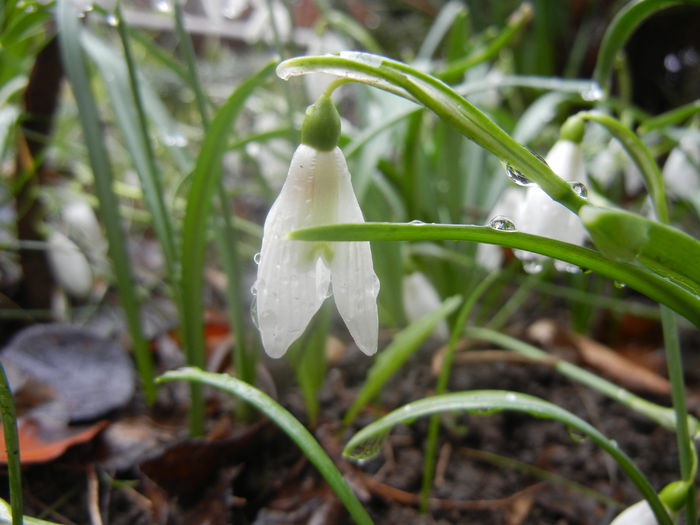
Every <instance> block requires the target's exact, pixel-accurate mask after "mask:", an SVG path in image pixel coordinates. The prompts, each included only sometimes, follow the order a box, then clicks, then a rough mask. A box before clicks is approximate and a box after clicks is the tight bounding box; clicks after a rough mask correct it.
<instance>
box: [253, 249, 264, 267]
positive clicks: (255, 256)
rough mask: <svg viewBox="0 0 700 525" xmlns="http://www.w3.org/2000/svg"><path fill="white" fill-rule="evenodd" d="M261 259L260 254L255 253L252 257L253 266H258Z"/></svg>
mask: <svg viewBox="0 0 700 525" xmlns="http://www.w3.org/2000/svg"><path fill="white" fill-rule="evenodd" d="M261 257H262V254H261V253H260V252H258V253H256V254H255V255H253V262H254V263H255V264H260V258H261Z"/></svg>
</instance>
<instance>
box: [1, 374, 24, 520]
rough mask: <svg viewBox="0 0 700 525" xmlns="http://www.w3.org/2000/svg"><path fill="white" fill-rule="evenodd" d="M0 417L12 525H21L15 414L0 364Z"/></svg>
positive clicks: (5, 376)
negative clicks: (3, 437) (0, 419)
mask: <svg viewBox="0 0 700 525" xmlns="http://www.w3.org/2000/svg"><path fill="white" fill-rule="evenodd" d="M0 416H1V417H2V429H3V433H4V436H5V451H6V456H7V474H8V477H9V478H10V506H11V508H12V525H22V515H23V513H24V504H23V503H22V467H21V464H20V456H19V439H18V437H17V413H16V412H15V403H14V401H13V399H12V390H11V389H10V383H9V382H8V381H7V375H5V367H3V366H2V363H0Z"/></svg>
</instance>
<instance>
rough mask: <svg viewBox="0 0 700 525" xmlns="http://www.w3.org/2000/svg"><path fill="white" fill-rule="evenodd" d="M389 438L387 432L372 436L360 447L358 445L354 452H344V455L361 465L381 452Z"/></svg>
mask: <svg viewBox="0 0 700 525" xmlns="http://www.w3.org/2000/svg"><path fill="white" fill-rule="evenodd" d="M387 436H388V433H386V432H384V433H381V434H379V435H375V436H372V437H370V438H369V439H367V440H366V441H363V442H362V443H360V444H359V445H356V446H355V447H354V448H353V449H352V450H349V451H346V452H344V453H343V455H345V456H347V457H349V458H351V459H353V460H355V461H357V462H359V463H362V462H364V461H367V460H370V459H372V458H373V457H375V456H376V455H377V454H379V452H381V450H382V447H383V446H384V443H385V442H386V439H387Z"/></svg>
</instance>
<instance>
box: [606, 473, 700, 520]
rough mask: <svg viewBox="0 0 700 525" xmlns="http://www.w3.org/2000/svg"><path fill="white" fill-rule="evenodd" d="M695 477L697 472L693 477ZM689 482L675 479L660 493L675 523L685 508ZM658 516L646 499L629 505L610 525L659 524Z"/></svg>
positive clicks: (662, 501)
mask: <svg viewBox="0 0 700 525" xmlns="http://www.w3.org/2000/svg"><path fill="white" fill-rule="evenodd" d="M694 478H695V474H694V473H693V476H692V478H691V479H694ZM688 488H689V483H688V482H686V481H682V480H681V481H674V482H672V483H669V484H668V485H666V486H665V487H664V488H663V490H662V491H661V492H660V493H659V499H660V500H661V503H663V505H664V507H665V508H666V511H667V512H669V513H670V514H671V519H672V521H673V522H674V523H675V522H676V518H677V517H678V512H679V511H680V509H681V508H683V506H684V504H685V499H686V496H687V494H688ZM658 523H659V522H658V521H657V520H656V516H655V515H654V512H653V511H652V510H651V507H650V506H649V502H648V501H647V500H645V499H643V500H642V501H638V502H637V503H635V504H634V505H632V506H630V507H627V508H626V509H625V510H623V511H622V512H621V513H620V514H618V515H617V517H616V518H615V519H614V520H612V522H610V525H658Z"/></svg>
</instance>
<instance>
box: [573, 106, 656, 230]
mask: <svg viewBox="0 0 700 525" xmlns="http://www.w3.org/2000/svg"><path fill="white" fill-rule="evenodd" d="M576 116H577V117H579V118H582V119H585V120H592V121H593V122H597V123H598V124H601V125H602V126H604V127H605V128H606V129H607V130H608V131H609V132H610V133H611V134H612V135H613V136H614V137H615V138H616V139H617V140H619V141H620V143H621V144H622V146H623V147H624V148H625V151H627V153H628V154H629V156H630V157H632V160H633V161H634V163H635V164H636V165H637V167H638V168H639V171H640V172H641V174H642V177H643V178H644V183H645V185H646V187H647V191H648V192H649V195H650V196H651V199H652V201H653V203H654V209H655V210H656V214H657V215H658V217H659V220H660V221H661V222H668V204H667V202H666V191H665V189H664V181H663V176H662V175H661V170H660V169H659V165H658V164H657V163H656V160H655V159H654V156H653V155H652V154H651V152H650V151H649V148H647V147H646V146H645V145H644V142H642V139H640V138H639V137H638V136H637V135H636V134H635V133H634V132H633V131H632V130H631V129H629V128H628V127H627V126H625V125H624V124H623V123H622V122H620V121H619V120H617V119H616V118H614V117H611V116H610V115H606V114H605V113H601V112H598V111H588V112H583V113H578V114H577V115H576Z"/></svg>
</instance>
